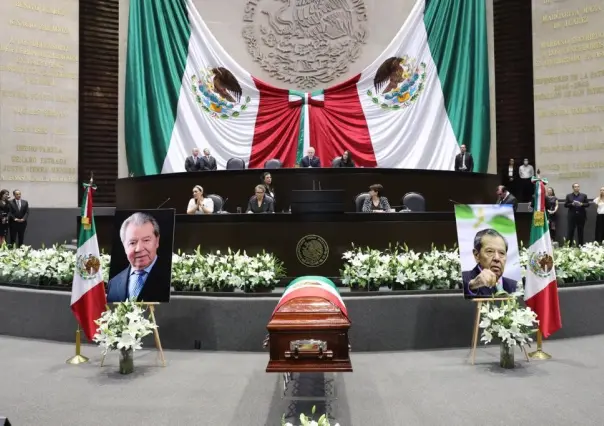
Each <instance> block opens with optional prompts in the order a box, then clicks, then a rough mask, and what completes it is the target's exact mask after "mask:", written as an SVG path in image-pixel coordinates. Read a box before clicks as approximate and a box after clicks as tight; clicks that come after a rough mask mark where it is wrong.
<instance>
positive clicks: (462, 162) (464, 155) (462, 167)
mask: <svg viewBox="0 0 604 426" xmlns="http://www.w3.org/2000/svg"><path fill="white" fill-rule="evenodd" d="M459 148H460V150H461V152H460V153H459V154H457V155H456V156H455V171H457V172H472V171H473V170H474V158H472V154H470V153H469V152H467V150H466V146H465V145H462V146H460V147H459Z"/></svg>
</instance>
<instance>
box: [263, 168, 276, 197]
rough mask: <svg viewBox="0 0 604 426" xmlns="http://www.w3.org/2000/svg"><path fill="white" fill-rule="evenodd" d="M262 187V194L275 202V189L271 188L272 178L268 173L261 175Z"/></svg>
mask: <svg viewBox="0 0 604 426" xmlns="http://www.w3.org/2000/svg"><path fill="white" fill-rule="evenodd" d="M260 180H261V181H262V186H264V193H265V194H266V195H268V196H269V197H271V198H272V199H273V203H274V202H275V188H274V187H273V177H272V176H271V174H270V173H269V172H264V173H262V178H261V179H260Z"/></svg>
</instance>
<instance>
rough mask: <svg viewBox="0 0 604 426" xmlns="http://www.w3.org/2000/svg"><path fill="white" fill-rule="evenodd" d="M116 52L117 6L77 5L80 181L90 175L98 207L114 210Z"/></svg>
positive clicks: (104, 0)
mask: <svg viewBox="0 0 604 426" xmlns="http://www.w3.org/2000/svg"><path fill="white" fill-rule="evenodd" d="M118 52H119V0H81V1H80V106H79V167H78V169H79V178H80V180H81V181H83V180H88V179H89V178H90V172H93V173H94V180H95V183H96V184H97V186H98V189H97V192H96V194H95V205H97V206H113V205H115V181H116V179H117V162H118V159H117V156H118V149H117V148H118V143H117V140H118V137H117V120H118V113H117V111H118V109H117V107H118V69H119V67H118V62H119V56H118ZM81 195H82V190H81V189H80V199H81Z"/></svg>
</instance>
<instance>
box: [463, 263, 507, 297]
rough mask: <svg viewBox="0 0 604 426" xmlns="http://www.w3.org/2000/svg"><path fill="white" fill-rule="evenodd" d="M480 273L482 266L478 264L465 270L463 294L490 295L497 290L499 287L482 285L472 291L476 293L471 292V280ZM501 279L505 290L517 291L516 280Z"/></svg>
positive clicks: (471, 295)
mask: <svg viewBox="0 0 604 426" xmlns="http://www.w3.org/2000/svg"><path fill="white" fill-rule="evenodd" d="M478 274H480V268H479V267H478V265H476V266H475V267H474V269H472V270H471V271H463V272H462V273H461V277H462V280H463V294H464V296H465V297H466V298H473V297H490V296H492V295H494V294H495V293H496V292H497V287H480V288H477V289H476V290H474V291H473V292H472V293H474V294H472V293H470V281H472V280H473V279H474V278H476V277H477V276H478ZM501 280H502V282H503V289H504V290H505V291H507V292H508V293H510V294H511V293H513V292H515V291H516V285H517V282H516V281H514V280H511V279H509V278H506V277H502V278H501Z"/></svg>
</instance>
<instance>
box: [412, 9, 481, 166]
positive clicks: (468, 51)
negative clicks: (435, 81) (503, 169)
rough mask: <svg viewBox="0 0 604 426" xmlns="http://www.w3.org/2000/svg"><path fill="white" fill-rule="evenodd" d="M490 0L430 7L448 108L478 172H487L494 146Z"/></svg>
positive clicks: (431, 36) (428, 18) (432, 41)
mask: <svg viewBox="0 0 604 426" xmlns="http://www.w3.org/2000/svg"><path fill="white" fill-rule="evenodd" d="M485 3H486V2H485V1H484V0H447V1H442V0H426V9H425V12H424V25H425V26H426V31H427V32H428V44H429V46H430V51H431V53H432V58H433V59H434V62H435V64H436V68H437V69H438V76H439V79H440V83H441V86H442V90H443V95H444V97H445V108H446V109H447V114H448V116H449V120H450V122H451V126H452V127H453V132H454V133H455V136H456V137H457V141H458V142H459V144H460V145H461V144H465V145H467V146H468V149H469V151H470V152H471V153H472V156H473V157H474V171H477V172H486V171H487V168H488V164H489V151H490V147H491V144H490V141H491V130H490V107H489V59H488V48H487V18H486V5H485ZM451 22H454V23H455V24H454V25H451ZM468 94H469V95H470V96H469V97H468Z"/></svg>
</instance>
